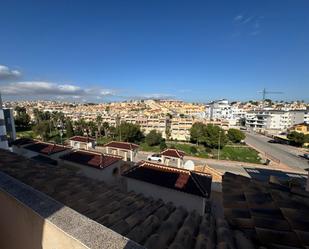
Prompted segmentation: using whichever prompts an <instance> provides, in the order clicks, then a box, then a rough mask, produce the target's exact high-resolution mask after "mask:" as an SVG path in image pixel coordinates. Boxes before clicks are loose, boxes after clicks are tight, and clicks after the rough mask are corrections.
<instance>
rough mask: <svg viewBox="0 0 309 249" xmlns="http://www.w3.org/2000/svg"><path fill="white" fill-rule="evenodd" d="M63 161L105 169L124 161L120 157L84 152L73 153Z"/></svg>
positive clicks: (66, 155)
mask: <svg viewBox="0 0 309 249" xmlns="http://www.w3.org/2000/svg"><path fill="white" fill-rule="evenodd" d="M60 158H61V159H63V160H67V161H70V162H74V163H78V164H83V165H87V166H90V167H94V168H98V169H103V168H106V167H108V166H110V165H112V164H114V163H116V162H118V161H120V160H121V159H122V157H120V156H114V155H106V154H102V153H95V152H90V151H84V150H77V151H72V152H70V153H68V154H65V155H63V156H61V157H60Z"/></svg>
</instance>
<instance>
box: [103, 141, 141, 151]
mask: <svg viewBox="0 0 309 249" xmlns="http://www.w3.org/2000/svg"><path fill="white" fill-rule="evenodd" d="M104 146H105V147H112V148H117V149H124V150H136V149H138V147H139V146H138V145H137V144H133V143H126V142H118V141H112V142H109V143H107V144H105V145H104Z"/></svg>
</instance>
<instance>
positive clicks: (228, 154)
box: [212, 146, 261, 163]
mask: <svg viewBox="0 0 309 249" xmlns="http://www.w3.org/2000/svg"><path fill="white" fill-rule="evenodd" d="M212 153H213V154H214V155H215V156H217V155H218V150H213V152H212ZM220 159H221V160H231V161H239V162H248V163H261V158H260V157H259V155H258V152H257V151H256V150H254V149H252V148H250V147H229V146H225V147H224V148H223V149H222V150H220Z"/></svg>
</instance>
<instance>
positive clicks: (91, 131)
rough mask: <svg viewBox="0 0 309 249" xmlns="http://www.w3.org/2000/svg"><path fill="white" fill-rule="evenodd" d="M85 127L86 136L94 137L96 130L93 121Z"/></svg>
mask: <svg viewBox="0 0 309 249" xmlns="http://www.w3.org/2000/svg"><path fill="white" fill-rule="evenodd" d="M86 126H87V135H88V136H89V135H90V136H95V133H96V131H97V129H98V128H97V125H96V123H95V122H93V121H89V122H88V123H86Z"/></svg>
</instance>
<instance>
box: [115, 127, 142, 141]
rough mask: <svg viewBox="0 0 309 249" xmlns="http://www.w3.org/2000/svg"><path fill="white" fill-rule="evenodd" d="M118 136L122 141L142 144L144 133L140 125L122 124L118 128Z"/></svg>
mask: <svg viewBox="0 0 309 249" xmlns="http://www.w3.org/2000/svg"><path fill="white" fill-rule="evenodd" d="M116 135H117V137H118V139H119V140H120V141H124V142H132V143H134V142H140V141H141V140H142V139H143V133H142V131H141V129H140V126H139V125H136V124H131V123H126V122H122V123H120V125H118V127H117V128H116Z"/></svg>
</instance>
